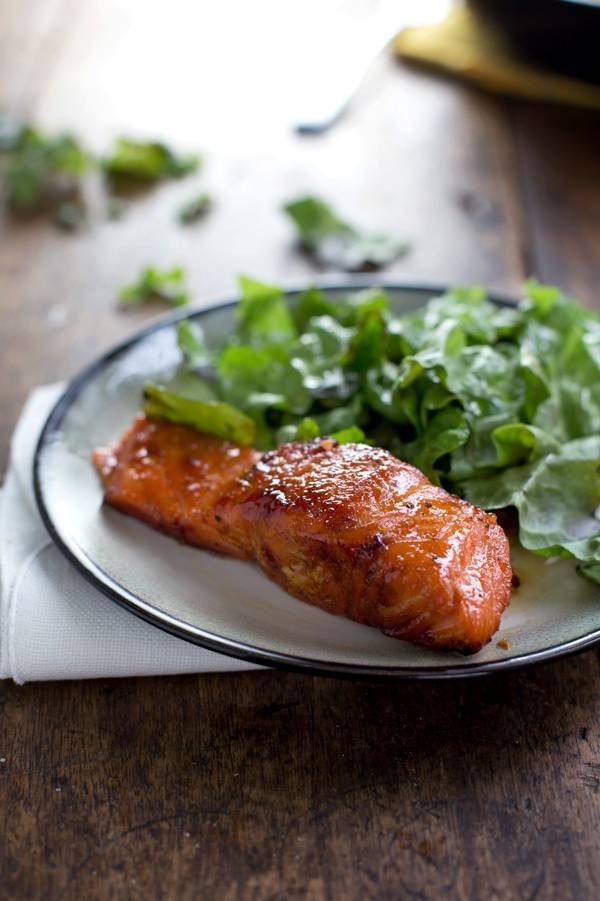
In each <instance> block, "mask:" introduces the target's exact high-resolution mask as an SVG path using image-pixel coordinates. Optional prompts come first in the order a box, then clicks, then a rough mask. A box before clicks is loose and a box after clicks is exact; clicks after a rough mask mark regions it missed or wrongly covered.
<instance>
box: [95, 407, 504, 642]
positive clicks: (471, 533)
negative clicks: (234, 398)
mask: <svg viewBox="0 0 600 901" xmlns="http://www.w3.org/2000/svg"><path fill="white" fill-rule="evenodd" d="M94 462H95V464H96V466H97V468H98V469H99V471H100V473H101V476H102V479H103V482H104V488H105V500H106V502H107V503H108V504H111V505H112V506H114V507H116V508H117V509H119V510H122V511H123V512H125V513H129V514H130V515H132V516H136V517H138V518H139V519H142V520H144V521H145V522H147V523H149V524H150V525H152V526H154V527H156V528H158V529H162V530H163V531H166V532H168V533H170V534H172V535H176V536H177V537H179V538H180V539H182V540H183V541H186V542H188V543H190V544H195V545H198V546H202V547H207V548H210V549H211V550H216V551H220V552H222V553H225V554H231V555H233V556H236V557H241V558H251V557H254V558H255V559H256V560H257V561H258V563H259V564H260V566H261V567H262V568H263V570H264V571H265V573H266V574H267V575H268V576H269V577H270V578H271V579H273V580H274V581H275V582H277V583H278V584H279V585H281V587H282V588H284V589H285V590H286V591H288V592H289V593H290V594H292V595H294V596H295V597H297V598H300V599H301V600H303V601H307V602H308V603H311V604H314V605H316V606H318V607H321V608H322V609H324V610H327V611H328V612H330V613H335V614H340V615H342V616H347V617H349V618H350V619H353V620H356V621H357V622H360V623H365V624H367V625H370V626H374V627H376V628H378V629H381V630H382V631H383V632H385V633H386V634H387V635H391V636H393V637H394V638H400V639H406V640H409V641H413V642H416V643H418V644H421V645H425V646H427V647H431V648H437V649H448V650H457V651H462V652H465V653H472V652H475V651H477V650H479V649H480V648H481V647H482V646H483V645H484V644H486V642H488V641H489V640H490V638H491V636H492V635H493V634H494V632H495V631H496V630H497V628H498V626H499V623H500V617H501V615H502V612H503V610H504V609H505V608H506V606H507V605H508V603H509V601H510V594H511V578H512V571H511V566H510V556H509V547H508V540H507V538H506V535H505V534H504V531H503V530H502V529H501V527H500V526H499V525H498V524H497V522H496V518H495V516H494V515H493V514H490V513H485V512H484V511H482V510H480V509H478V508H477V507H473V506H472V505H471V504H468V503H467V502H466V501H463V500H460V499H459V498H457V497H455V496H453V495H450V494H448V493H447V492H446V491H444V490H443V489H442V488H438V487H436V486H434V485H432V484H431V482H429V480H428V479H427V478H426V477H425V476H424V475H423V474H422V473H421V472H419V470H417V469H415V468H414V467H413V466H410V465H409V464H407V463H403V462H402V461H400V460H398V459H397V458H396V457H394V456H392V455H391V454H390V453H388V452H387V451H385V450H383V449H381V448H373V447H368V446H367V445H364V444H345V445H338V444H337V443H336V442H335V441H332V440H331V439H316V440H314V441H312V442H309V443H292V444H286V445H283V446H282V447H280V448H278V449H277V450H275V451H270V452H268V453H266V454H263V455H261V454H259V453H257V452H255V451H253V450H250V449H248V448H242V447H238V446H236V445H232V444H231V443H229V442H226V441H221V440H220V439H218V438H214V437H211V436H209V435H203V434H201V433H199V432H197V431H195V430H194V429H192V428H189V427H187V426H180V425H173V424H171V423H168V422H162V421H158V420H150V419H146V418H145V417H143V416H139V417H138V418H137V419H136V420H135V421H134V423H133V425H132V427H131V428H130V429H129V431H128V432H127V433H126V434H125V436H124V437H123V439H122V440H121V441H120V442H119V443H118V445H117V446H115V447H113V448H110V449H100V450H98V451H96V453H95V455H94Z"/></svg>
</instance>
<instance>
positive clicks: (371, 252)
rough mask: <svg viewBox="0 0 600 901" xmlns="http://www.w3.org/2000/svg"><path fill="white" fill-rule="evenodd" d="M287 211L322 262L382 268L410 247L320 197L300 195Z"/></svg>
mask: <svg viewBox="0 0 600 901" xmlns="http://www.w3.org/2000/svg"><path fill="white" fill-rule="evenodd" d="M283 211H284V212H285V213H287V215H288V216H289V217H290V219H291V220H292V222H293V223H294V225H295V226H296V229H297V232H298V238H299V240H300V243H301V244H302V246H303V247H304V248H305V249H306V250H307V251H309V252H310V253H311V254H313V255H314V256H315V257H316V258H317V259H318V260H319V262H321V263H323V264H325V265H329V266H335V267H337V268H339V269H344V270H346V271H347V272H360V271H364V270H372V269H379V268H380V267H382V266H385V265H386V264H387V263H390V262H391V261H392V260H394V259H396V257H398V256H400V255H401V254H403V253H406V252H407V251H408V249H409V245H408V244H407V243H406V241H401V240H399V239H397V238H395V237H393V236H392V235H387V234H384V233H381V232H366V231H365V232H363V231H359V230H358V229H357V228H355V227H354V226H353V225H350V224H349V223H347V222H344V220H343V219H341V218H340V217H339V216H338V215H337V213H335V212H334V211H333V209H332V208H331V207H330V206H329V205H328V204H326V203H325V202H324V201H323V200H321V199H320V198H318V197H313V196H306V197H299V198H298V199H296V200H292V201H290V202H289V203H286V204H285V206H284V207H283Z"/></svg>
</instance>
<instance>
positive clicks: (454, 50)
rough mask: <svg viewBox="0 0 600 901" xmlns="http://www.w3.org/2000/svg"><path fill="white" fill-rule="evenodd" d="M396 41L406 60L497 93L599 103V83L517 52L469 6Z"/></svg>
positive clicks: (591, 105) (597, 106)
mask: <svg viewBox="0 0 600 901" xmlns="http://www.w3.org/2000/svg"><path fill="white" fill-rule="evenodd" d="M393 47H394V51H395V52H396V53H397V54H398V56H400V57H402V59H404V60H407V61H409V62H411V63H417V64H420V65H425V66H430V67H433V68H435V69H440V70H442V71H445V72H449V73H450V74H452V75H455V76H457V77H459V78H465V79H467V80H469V81H472V82H474V83H475V84H477V85H478V86H479V87H481V88H485V89H486V90H489V91H495V92H496V93H499V94H508V95H512V96H516V97H524V98H529V99H532V100H546V101H550V102H552V103H563V104H570V105H571V106H584V107H588V108H592V109H600V86H597V85H593V84H590V83H588V82H585V81H579V80H578V79H576V78H570V77H569V76H567V75H559V74H556V73H555V72H551V71H548V70H547V69H543V68H541V67H538V66H536V65H535V64H534V63H528V62H527V61H525V60H523V59H521V58H519V57H517V56H516V55H515V54H514V52H513V51H512V50H511V49H510V48H509V47H508V44H507V41H506V39H505V38H504V36H503V35H502V34H501V33H500V32H499V31H498V29H497V28H495V27H494V26H493V25H492V24H490V23H488V22H487V21H485V20H484V19H483V18H482V17H481V16H480V15H479V14H477V13H476V12H475V11H474V10H472V9H470V8H468V7H467V6H463V5H461V6H457V7H456V8H454V9H453V10H452V12H451V13H450V15H449V16H448V17H447V18H446V19H444V20H443V21H442V22H440V23H438V24H437V25H426V26H422V27H420V28H407V29H406V30H405V31H402V32H401V33H400V34H399V35H398V36H397V37H396V39H395V41H394V44H393Z"/></svg>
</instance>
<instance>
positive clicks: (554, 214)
mask: <svg viewBox="0 0 600 901" xmlns="http://www.w3.org/2000/svg"><path fill="white" fill-rule="evenodd" d="M512 118H513V121H514V126H515V133H516V138H517V152H518V158H519V161H520V166H521V170H522V177H523V187H524V200H525V215H526V219H527V226H528V229H529V233H530V235H531V248H532V259H531V263H532V266H531V274H533V275H536V276H537V277H538V278H540V279H542V280H545V281H547V282H550V283H552V284H558V285H561V286H564V287H565V288H567V289H568V290H569V291H571V292H572V293H573V294H574V295H575V296H577V297H580V298H581V300H583V301H584V302H585V303H587V304H589V305H591V306H594V307H597V308H599V309H600V291H599V290H598V285H599V284H600V255H599V253H598V248H599V247H600V171H599V170H598V159H599V158H600V116H599V115H597V114H594V113H588V112H585V111H582V110H564V109H554V108H553V107H544V106H536V105H534V104H515V106H514V108H513V111H512Z"/></svg>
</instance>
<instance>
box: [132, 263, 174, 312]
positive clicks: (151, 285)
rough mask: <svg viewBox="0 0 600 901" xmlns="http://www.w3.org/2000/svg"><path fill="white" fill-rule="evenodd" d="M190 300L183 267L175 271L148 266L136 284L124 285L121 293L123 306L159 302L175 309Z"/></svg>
mask: <svg viewBox="0 0 600 901" xmlns="http://www.w3.org/2000/svg"><path fill="white" fill-rule="evenodd" d="M189 299H190V296H189V294H188V292H187V290H186V288H185V272H184V270H183V269H182V268H181V266H176V267H175V268H173V269H157V268H156V267H155V266H146V268H145V269H143V270H142V272H141V274H140V276H139V278H138V279H137V280H136V281H135V282H132V283H131V284H130V285H124V286H123V287H122V288H121V290H120V291H119V300H120V302H121V304H122V305H123V306H135V305H136V304H141V303H148V302H149V301H156V300H158V301H162V302H163V303H167V304H170V305H171V306H173V307H181V306H184V305H185V304H187V303H188V302H189Z"/></svg>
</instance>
